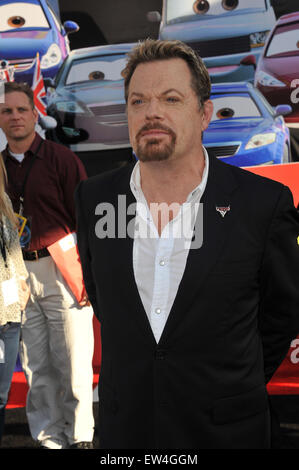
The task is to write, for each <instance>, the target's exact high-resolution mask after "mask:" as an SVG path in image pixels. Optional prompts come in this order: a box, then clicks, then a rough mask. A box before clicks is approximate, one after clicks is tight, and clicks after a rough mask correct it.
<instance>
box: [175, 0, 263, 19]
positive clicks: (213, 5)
mask: <svg viewBox="0 0 299 470" xmlns="http://www.w3.org/2000/svg"><path fill="white" fill-rule="evenodd" d="M263 3H264V2H261V0H250V2H248V0H239V1H231V2H230V4H229V3H227V5H228V6H227V7H224V6H223V2H221V1H220V0H209V1H194V0H184V1H183V2H182V0H169V1H168V2H167V12H166V22H167V23H172V22H178V21H186V19H188V20H192V17H194V19H195V20H198V19H199V17H198V15H200V14H202V15H203V17H205V18H206V17H207V16H208V15H212V16H218V15H224V14H226V15H229V14H231V13H232V12H236V11H237V12H238V11H240V10H249V9H251V10H252V9H259V10H264V9H265V5H263ZM229 5H231V6H229Z"/></svg>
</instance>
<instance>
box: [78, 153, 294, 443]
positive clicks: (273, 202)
mask: <svg viewBox="0 0 299 470" xmlns="http://www.w3.org/2000/svg"><path fill="white" fill-rule="evenodd" d="M132 168H133V167H125V168H122V169H119V170H116V171H113V172H110V173H106V174H103V175H100V176H96V177H93V178H91V179H89V180H87V181H85V182H82V183H80V185H79V187H78V189H77V193H76V206H77V216H78V246H79V252H80V256H81V260H82V265H83V274H84V280H85V284H86V289H87V292H88V295H89V298H90V300H91V302H92V305H93V307H94V310H95V313H96V315H97V316H98V318H99V320H100V322H101V335H102V337H101V340H102V367H101V374H100V380H99V410H100V415H99V439H100V446H101V447H102V448H108V449H111V448H128V449H130V448H131V449H132V448H133V449H134V448H135V449H136V448H146V449H149V448H152V449H153V448H168V449H174V448H180V449H182V448H189V449H198V448H201V449H210V448H267V447H269V445H270V444H269V442H270V440H269V439H270V436H269V434H270V432H269V411H268V396H267V392H266V383H267V381H268V380H269V379H270V378H271V376H272V375H273V373H274V371H275V370H276V369H277V367H278V366H279V364H280V363H281V361H282V360H283V358H284V356H285V354H286V353H287V350H288V348H289V346H290V342H291V340H292V339H293V338H294V337H296V335H297V333H298V331H299V246H298V242H297V237H298V235H299V217H298V213H297V211H296V210H295V208H294V206H293V202H292V196H291V193H290V191H289V189H288V188H286V187H284V186H283V185H281V184H280V183H277V182H274V181H272V180H268V179H266V178H262V177H259V176H256V175H254V174H252V173H250V172H247V171H245V170H242V169H239V168H236V167H233V166H230V165H226V164H224V163H222V162H220V161H218V160H217V159H215V158H214V157H213V156H212V155H210V170H209V177H208V182H207V186H206V189H205V192H204V195H203V198H202V202H203V245H202V247H201V248H199V249H196V250H190V252H189V255H188V259H187V264H186V268H185V272H184V275H183V278H182V281H181V283H180V286H179V290H178V293H177V296H176V298H175V301H174V304H173V307H172V309H171V312H170V315H169V317H168V320H167V323H166V326H165V329H164V331H163V333H162V336H161V339H160V341H159V343H158V344H156V341H155V339H154V336H153V334H152V331H151V328H150V325H149V322H148V319H147V316H146V313H145V311H144V308H143V305H142V302H141V299H140V296H139V293H138V289H137V287H136V283H135V279H134V272H133V260H132V250H133V239H132V238H130V237H118V238H117V237H116V238H109V237H107V238H103V239H99V238H98V237H97V235H96V230H95V227H96V224H97V223H98V222H99V221H100V223H102V222H103V221H104V220H105V216H106V213H103V214H102V215H99V214H98V215H97V214H96V213H99V206H98V208H97V209H96V207H97V205H98V204H99V203H103V202H107V203H109V204H112V205H113V206H114V207H115V208H117V206H118V202H119V201H118V196H119V195H120V194H122V195H126V203H127V206H128V207H129V206H130V204H132V203H134V202H135V199H134V197H133V194H132V193H131V190H130V187H129V181H130V176H131V172H132ZM216 206H230V211H229V212H227V214H226V215H225V217H222V216H221V215H220V213H219V212H217V211H216ZM131 209H132V207H131V206H130V209H129V211H128V212H130V213H131V214H130V215H128V218H127V222H128V223H130V222H131V221H132V218H133V217H134V211H133V213H132V210H131ZM117 218H118V214H117V210H116V219H117ZM115 230H116V234H117V231H118V223H117V221H116V226H115ZM122 235H123V234H122Z"/></svg>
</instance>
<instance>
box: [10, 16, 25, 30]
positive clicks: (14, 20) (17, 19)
mask: <svg viewBox="0 0 299 470" xmlns="http://www.w3.org/2000/svg"><path fill="white" fill-rule="evenodd" d="M25 23H26V21H25V19H24V18H23V17H22V16H11V17H10V18H8V20H7V24H8V26H10V27H11V28H22V26H24V24H25Z"/></svg>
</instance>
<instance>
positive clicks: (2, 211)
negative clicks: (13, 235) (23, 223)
mask: <svg viewBox="0 0 299 470" xmlns="http://www.w3.org/2000/svg"><path fill="white" fill-rule="evenodd" d="M6 185H7V173H6V169H5V165H4V161H3V157H2V155H1V153H0V217H1V216H3V215H4V216H5V217H7V218H8V219H9V221H10V222H11V223H12V225H13V226H17V225H18V221H17V217H16V216H15V213H14V211H13V208H12V205H11V202H10V199H9V197H8V196H7V194H6V191H5V188H6Z"/></svg>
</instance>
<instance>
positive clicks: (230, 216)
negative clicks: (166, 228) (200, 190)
mask: <svg viewBox="0 0 299 470" xmlns="http://www.w3.org/2000/svg"><path fill="white" fill-rule="evenodd" d="M209 163H210V169H209V176H208V182H207V186H206V189H205V192H204V195H203V197H202V200H201V203H203V223H202V225H203V243H202V246H201V247H200V248H196V249H192V248H191V249H190V251H189V254H188V258H187V263H186V268H185V272H184V275H183V277H182V280H181V283H180V286H179V289H178V292H177V295H176V298H175V301H174V303H173V306H172V309H171V312H170V314H169V317H168V320H167V323H166V325H165V328H164V331H163V333H162V336H161V338H160V342H159V344H160V345H161V344H163V342H165V341H166V339H167V337H168V336H169V334H170V333H171V332H172V331H173V329H174V328H175V327H176V326H177V325H178V323H179V322H180V321H182V319H183V318H184V315H185V314H187V313H188V310H189V308H190V306H191V305H192V303H193V299H194V298H195V297H196V296H197V295H198V291H199V289H200V287H201V285H202V283H203V281H204V280H205V279H206V277H207V275H208V274H209V272H210V270H211V269H212V268H213V266H214V265H215V264H216V262H217V259H218V257H219V256H220V254H221V250H222V248H223V246H224V244H225V241H226V239H227V237H228V235H229V233H230V231H231V229H232V227H233V225H234V222H235V220H236V219H237V215H238V211H239V208H238V202H237V194H238V192H237V191H236V189H237V186H238V185H237V182H236V180H235V178H234V176H233V174H232V172H231V170H230V167H229V165H224V164H223V163H221V162H219V161H217V160H216V159H215V157H213V156H211V155H210V156H209ZM217 207H229V208H230V210H229V211H227V212H226V214H225V215H224V216H222V215H221V213H220V212H218V211H217Z"/></svg>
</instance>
